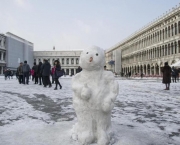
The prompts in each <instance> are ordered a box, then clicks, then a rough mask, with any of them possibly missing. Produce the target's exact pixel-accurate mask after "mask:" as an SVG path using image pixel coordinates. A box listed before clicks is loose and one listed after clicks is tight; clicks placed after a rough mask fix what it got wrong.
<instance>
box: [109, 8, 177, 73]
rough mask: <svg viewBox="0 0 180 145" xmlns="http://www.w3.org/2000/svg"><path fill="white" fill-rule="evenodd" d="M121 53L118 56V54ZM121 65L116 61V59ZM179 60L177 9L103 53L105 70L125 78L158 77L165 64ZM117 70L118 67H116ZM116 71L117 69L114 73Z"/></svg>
mask: <svg viewBox="0 0 180 145" xmlns="http://www.w3.org/2000/svg"><path fill="white" fill-rule="evenodd" d="M117 51H120V53H117ZM118 57H119V58H121V61H117V58H118ZM178 60H180V7H176V8H173V9H172V10H171V11H169V12H167V13H166V14H164V15H163V16H162V17H160V18H158V19H156V20H155V21H153V22H151V23H150V24H148V25H147V26H145V27H143V28H142V29H141V30H140V31H138V32H135V33H134V34H133V35H131V36H130V37H128V38H127V39H125V40H124V41H122V42H120V43H118V44H117V45H115V46H113V47H112V48H110V49H109V50H107V51H106V63H107V66H108V67H107V69H111V70H113V71H114V72H119V68H121V72H123V73H124V74H126V73H128V72H131V74H139V73H142V72H143V73H145V74H146V75H161V67H163V66H164V63H165V62H168V63H169V65H171V64H173V63H175V62H176V61H178ZM117 66H118V67H117ZM116 68H118V69H116Z"/></svg>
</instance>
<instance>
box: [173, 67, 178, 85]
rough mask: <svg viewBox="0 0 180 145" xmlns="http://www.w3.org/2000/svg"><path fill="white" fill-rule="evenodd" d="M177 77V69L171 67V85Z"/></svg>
mask: <svg viewBox="0 0 180 145" xmlns="http://www.w3.org/2000/svg"><path fill="white" fill-rule="evenodd" d="M177 75H178V71H177V69H176V68H174V66H173V67H172V80H173V83H174V82H175V83H176V78H177Z"/></svg>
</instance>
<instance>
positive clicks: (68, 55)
mask: <svg viewBox="0 0 180 145" xmlns="http://www.w3.org/2000/svg"><path fill="white" fill-rule="evenodd" d="M81 52H82V50H69V51H55V50H54V51H34V62H36V64H39V62H40V61H41V62H43V59H47V60H48V61H49V62H50V64H51V66H53V62H54V61H55V60H57V59H58V60H59V61H60V63H61V68H62V69H64V71H65V72H66V74H67V75H74V74H76V73H77V68H78V66H79V58H80V54H81Z"/></svg>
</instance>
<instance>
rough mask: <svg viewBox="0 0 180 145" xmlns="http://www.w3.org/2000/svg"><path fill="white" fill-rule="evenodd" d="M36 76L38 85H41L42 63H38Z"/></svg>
mask: <svg viewBox="0 0 180 145" xmlns="http://www.w3.org/2000/svg"><path fill="white" fill-rule="evenodd" d="M37 75H38V78H39V85H42V83H43V80H42V62H39V65H38V71H37Z"/></svg>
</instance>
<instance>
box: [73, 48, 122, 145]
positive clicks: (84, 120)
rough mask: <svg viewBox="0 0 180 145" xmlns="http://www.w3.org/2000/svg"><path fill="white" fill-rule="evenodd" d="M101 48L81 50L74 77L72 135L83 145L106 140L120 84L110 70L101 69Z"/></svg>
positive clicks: (107, 139) (103, 144)
mask: <svg viewBox="0 0 180 145" xmlns="http://www.w3.org/2000/svg"><path fill="white" fill-rule="evenodd" d="M104 59H105V58H104V51H103V50H102V49H100V48H98V47H93V48H91V49H88V50H85V51H83V52H82V54H81V57H80V65H81V67H82V69H83V70H82V72H80V73H78V74H77V75H75V76H74V78H73V80H72V89H73V92H74V96H73V105H74V109H75V111H76V115H77V119H78V122H77V124H76V125H75V126H74V128H73V136H75V137H77V139H78V140H79V141H80V142H81V143H82V144H84V145H86V144H87V145H88V144H90V143H93V142H94V141H95V140H97V142H98V145H107V144H108V143H109V140H110V138H109V134H108V132H109V129H110V126H111V110H112V109H113V107H114V101H115V99H116V97H117V95H118V92H119V91H118V90H119V86H118V83H117V82H115V81H114V76H113V74H112V72H110V71H105V70H104V68H103V67H104Z"/></svg>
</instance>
